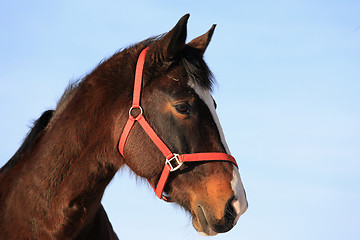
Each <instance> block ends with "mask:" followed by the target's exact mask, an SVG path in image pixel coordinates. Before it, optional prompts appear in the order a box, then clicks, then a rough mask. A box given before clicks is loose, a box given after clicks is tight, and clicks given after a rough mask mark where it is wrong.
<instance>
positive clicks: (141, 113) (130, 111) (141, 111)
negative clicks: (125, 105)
mask: <svg viewBox="0 0 360 240" xmlns="http://www.w3.org/2000/svg"><path fill="white" fill-rule="evenodd" d="M134 109H140V114H138V115H137V116H136V117H138V116H140V115H143V113H144V111H143V109H142V107H141V106H139V107H131V108H130V110H129V116H132V117H134V118H136V117H135V116H134V115H132V114H131V113H132V110H134Z"/></svg>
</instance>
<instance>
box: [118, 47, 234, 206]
mask: <svg viewBox="0 0 360 240" xmlns="http://www.w3.org/2000/svg"><path fill="white" fill-rule="evenodd" d="M147 50H148V47H147V48H145V49H144V50H143V51H142V52H141V53H140V55H139V58H138V61H137V64H136V72H135V83H134V93H133V103H132V107H131V108H130V110H129V119H128V121H127V122H126V124H125V127H124V129H123V132H122V134H121V137H120V141H119V151H120V153H121V155H122V156H123V157H125V155H124V148H125V143H126V139H127V137H128V136H129V133H130V131H131V129H132V127H133V126H134V124H135V122H136V121H137V122H138V123H139V124H140V126H141V127H142V128H143V129H144V131H145V132H146V133H147V135H148V136H149V137H150V138H151V140H152V141H153V142H154V143H155V145H156V146H157V147H158V148H159V150H160V151H161V152H162V154H163V155H164V156H165V166H164V169H163V171H162V173H161V176H160V179H159V182H158V184H157V185H156V188H155V187H154V186H152V187H153V188H154V191H155V194H156V196H158V197H159V198H160V199H163V200H165V201H169V200H168V198H167V197H165V196H164V195H163V191H164V188H165V184H166V181H167V179H168V177H169V175H170V172H173V171H176V170H177V169H179V168H180V167H181V165H182V164H183V163H184V162H201V161H227V162H231V163H233V164H234V165H235V166H236V167H238V166H237V164H236V161H235V158H234V157H232V156H231V155H229V154H226V153H221V152H206V153H191V154H181V155H179V154H176V153H172V152H171V151H170V149H169V148H168V147H167V146H166V145H165V143H164V142H163V141H162V140H161V139H160V138H159V137H158V135H157V134H156V133H155V131H154V129H153V128H152V127H151V126H150V125H149V123H148V122H147V121H146V119H145V117H144V115H143V109H142V108H141V106H140V95H141V85H142V74H143V68H144V62H145V56H146V51H147ZM133 109H139V110H140V114H139V115H137V116H136V117H134V116H133V115H132V110H133ZM150 185H151V183H150Z"/></svg>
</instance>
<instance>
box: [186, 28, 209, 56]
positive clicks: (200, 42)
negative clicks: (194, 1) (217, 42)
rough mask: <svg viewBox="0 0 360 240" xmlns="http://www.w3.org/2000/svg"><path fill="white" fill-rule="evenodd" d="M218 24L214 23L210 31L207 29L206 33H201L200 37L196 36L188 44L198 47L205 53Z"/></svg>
mask: <svg viewBox="0 0 360 240" xmlns="http://www.w3.org/2000/svg"><path fill="white" fill-rule="evenodd" d="M215 27H216V24H214V25H212V27H211V28H210V30H209V31H207V32H206V33H205V34H203V35H201V36H200V37H197V38H195V39H194V40H192V41H191V42H189V43H188V44H187V45H189V46H190V47H193V48H196V49H198V50H199V51H200V53H201V55H203V54H204V52H205V50H206V48H207V46H208V45H209V43H210V40H211V37H212V35H213V33H214V30H215Z"/></svg>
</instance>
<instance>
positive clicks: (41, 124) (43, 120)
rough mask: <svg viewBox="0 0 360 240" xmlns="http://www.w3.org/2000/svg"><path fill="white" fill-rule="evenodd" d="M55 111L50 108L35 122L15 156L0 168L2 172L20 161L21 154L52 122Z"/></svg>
mask: <svg viewBox="0 0 360 240" xmlns="http://www.w3.org/2000/svg"><path fill="white" fill-rule="evenodd" d="M53 113H54V111H53V110H48V111H45V112H44V113H43V114H42V115H41V117H40V118H39V119H38V120H36V121H35V122H34V126H33V127H32V129H31V130H30V131H29V133H28V134H27V136H26V137H25V140H24V142H23V144H22V145H21V147H20V148H19V149H18V150H17V152H16V153H15V154H14V156H13V157H12V158H11V159H10V160H9V161H8V162H7V163H6V164H5V165H4V166H3V167H2V168H1V169H0V173H1V172H3V171H4V170H5V169H9V168H12V167H14V166H15V165H16V163H17V162H18V161H19V159H20V157H21V155H22V154H23V153H24V152H25V151H26V150H27V149H29V147H30V146H31V144H32V143H33V142H34V140H35V139H36V137H37V136H38V135H39V134H40V133H41V132H42V131H43V130H44V129H45V128H46V126H47V125H48V123H49V122H50V119H51V118H52V116H53Z"/></svg>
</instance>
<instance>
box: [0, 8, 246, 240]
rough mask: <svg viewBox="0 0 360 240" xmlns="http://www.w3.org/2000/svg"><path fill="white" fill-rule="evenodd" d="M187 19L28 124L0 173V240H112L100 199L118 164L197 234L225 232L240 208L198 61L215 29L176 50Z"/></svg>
mask: <svg viewBox="0 0 360 240" xmlns="http://www.w3.org/2000/svg"><path fill="white" fill-rule="evenodd" d="M188 18H189V14H186V15H185V16H183V17H182V18H181V19H180V20H179V21H178V23H177V24H176V25H175V27H174V28H173V29H172V30H170V31H169V32H168V33H166V34H163V35H160V36H158V37H152V38H150V39H147V40H145V41H142V42H140V43H138V44H136V45H133V46H131V47H128V48H126V49H123V50H122V51H120V52H118V53H115V54H114V55H113V56H112V57H110V58H109V59H107V60H106V61H103V62H102V63H100V64H99V65H98V66H97V67H96V68H95V70H94V71H93V72H91V73H90V74H88V75H87V76H85V77H84V78H83V79H82V80H80V81H78V82H76V83H73V84H70V86H69V87H68V88H67V90H66V91H65V93H64V94H63V96H62V97H61V99H60V101H59V102H58V104H57V106H56V109H55V110H48V111H46V112H44V113H43V114H42V116H41V117H40V118H39V119H38V120H37V121H36V122H35V123H34V126H33V128H32V129H31V131H30V132H29V134H28V135H27V137H26V138H25V141H24V143H23V144H22V146H21V147H20V148H19V150H18V151H17V152H16V153H15V155H14V156H13V157H12V158H11V159H10V160H9V161H8V162H7V163H6V164H5V165H4V166H3V167H2V168H1V170H0V183H1V184H0V239H2V240H5V239H118V238H117V236H116V234H115V232H114V231H113V229H112V226H111V224H110V222H109V219H108V217H107V215H106V213H105V210H104V208H103V207H102V205H101V198H102V196H103V193H104V190H105V188H106V186H107V185H108V184H109V182H110V181H111V179H112V178H113V177H114V175H115V173H116V172H117V171H118V170H119V169H120V168H121V167H122V166H124V165H127V166H128V167H129V168H130V169H131V170H132V171H133V172H134V173H135V174H136V175H138V176H140V177H142V178H145V179H147V180H148V182H149V183H150V185H152V186H153V188H154V190H155V194H156V196H158V197H159V198H161V199H163V200H165V201H171V202H175V203H177V204H178V205H180V206H181V207H183V208H184V209H185V210H186V211H188V212H189V213H191V216H192V223H193V226H194V228H195V229H196V230H197V231H198V232H199V233H201V234H203V235H208V236H211V235H216V234H217V233H223V232H227V231H229V230H230V229H232V228H233V226H234V225H235V224H236V222H237V220H238V219H239V217H240V215H242V214H243V213H244V212H245V211H246V209H247V200H246V196H245V191H244V188H243V185H242V182H241V178H240V175H239V171H238V167H237V163H236V161H235V159H234V158H233V157H232V156H231V155H230V151H229V149H228V146H227V144H226V142H225V138H224V134H223V132H222V129H221V126H220V123H219V119H218V117H217V115H216V111H215V108H216V106H215V105H216V104H215V101H214V100H213V98H212V96H211V94H210V90H211V87H212V84H213V77H212V74H211V71H210V70H209V68H208V67H207V65H206V63H205V61H204V60H203V54H204V52H205V50H206V48H207V46H208V44H209V42H210V40H211V37H212V35H213V32H214V29H215V25H213V26H212V27H211V29H210V30H209V31H208V32H206V33H205V34H203V35H201V36H200V37H197V38H195V39H194V40H192V41H190V42H188V43H187V44H186V42H185V41H186V35H187V21H188Z"/></svg>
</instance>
